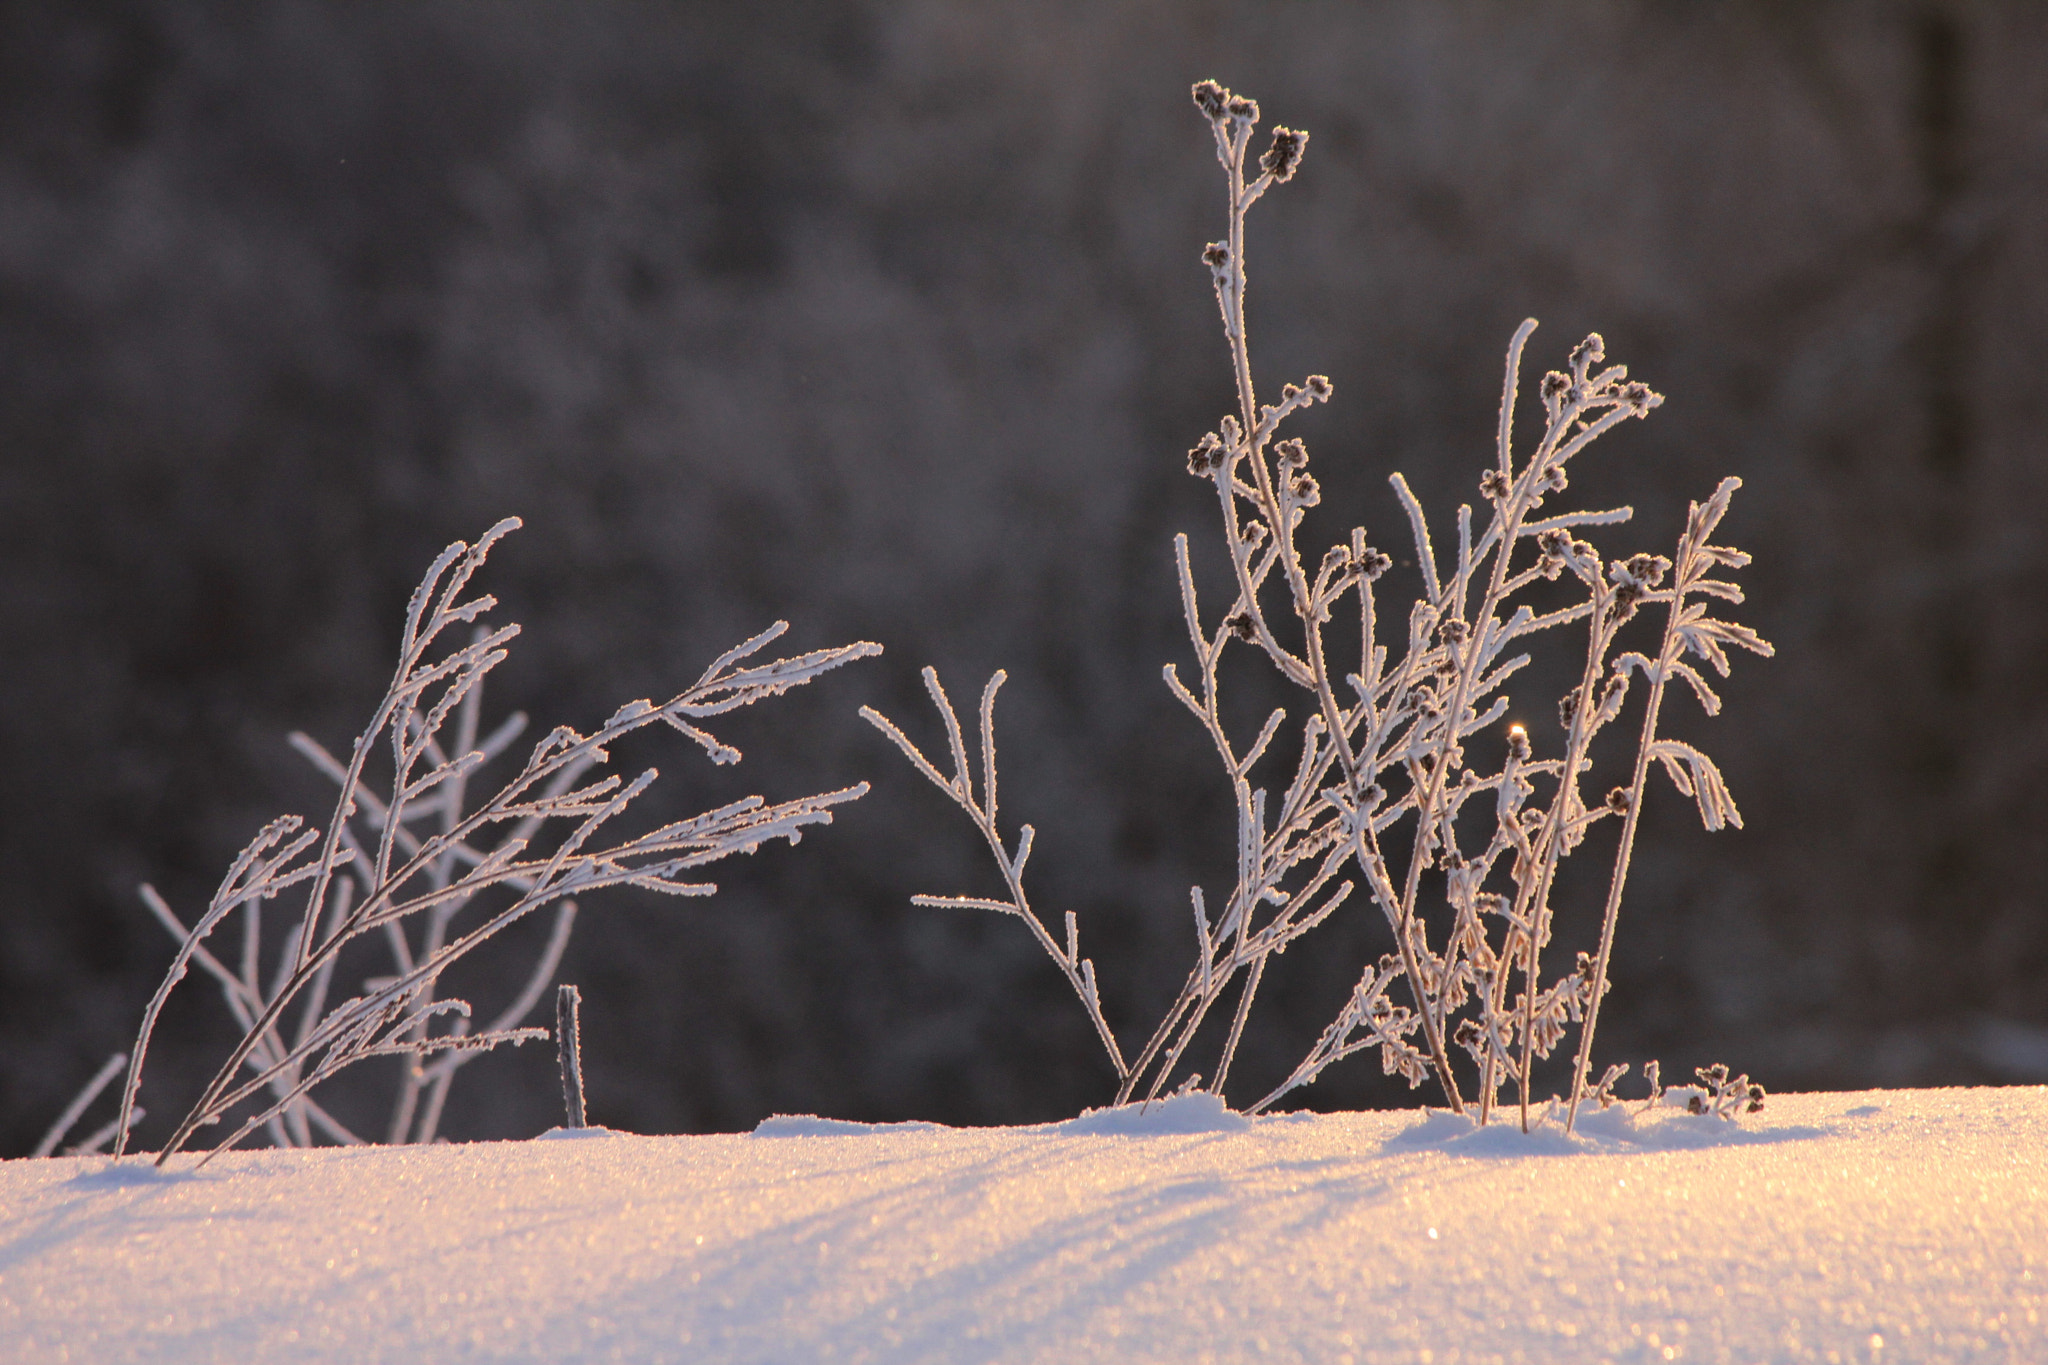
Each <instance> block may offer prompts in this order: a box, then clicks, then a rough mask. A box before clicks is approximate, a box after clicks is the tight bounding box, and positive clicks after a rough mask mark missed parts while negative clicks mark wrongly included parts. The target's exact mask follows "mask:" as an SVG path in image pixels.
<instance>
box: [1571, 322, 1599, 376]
mask: <svg viewBox="0 0 2048 1365" xmlns="http://www.w3.org/2000/svg"><path fill="white" fill-rule="evenodd" d="M1605 359H1607V343H1606V342H1605V341H1603V340H1601V339H1600V334H1599V333H1598V332H1593V333H1590V334H1588V335H1587V337H1586V339H1585V340H1584V341H1582V342H1580V343H1579V344H1578V345H1576V346H1574V347H1572V357H1571V364H1572V373H1574V374H1575V375H1577V376H1578V377H1579V378H1581V379H1584V378H1585V377H1586V371H1587V370H1588V369H1590V368H1591V367H1593V366H1595V365H1598V364H1599V363H1600V362H1601V361H1603V360H1605Z"/></svg>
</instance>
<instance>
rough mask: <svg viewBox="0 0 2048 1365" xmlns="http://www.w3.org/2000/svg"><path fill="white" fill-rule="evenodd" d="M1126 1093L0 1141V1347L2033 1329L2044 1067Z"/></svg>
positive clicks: (316, 1352) (2047, 1180) (1414, 1348)
mask: <svg viewBox="0 0 2048 1365" xmlns="http://www.w3.org/2000/svg"><path fill="white" fill-rule="evenodd" d="M1135 1128H1136V1130H1135V1131H1131V1130H1132V1129H1133V1125H1132V1124H1131V1123H1130V1121H1129V1119H1128V1116H1127V1115H1125V1114H1122V1113H1111V1114H1106V1115H1095V1116H1092V1117H1090V1118H1086V1119H1081V1120H1076V1121H1074V1122H1072V1123H1068V1124H1058V1125H1051V1126H1047V1127H1040V1128H1007V1129H966V1130H962V1129H944V1128H936V1127H932V1126H929V1125H899V1126H891V1127H883V1128H875V1129H865V1128H861V1127H860V1126H858V1125H846V1124H831V1123H828V1122H825V1121H821V1120H801V1119H782V1120H770V1121H769V1122H768V1123H767V1124H764V1125H763V1126H762V1128H761V1129H760V1130H759V1131H757V1132H756V1133H754V1134H750V1135H742V1136H730V1137H632V1136H627V1135H624V1134H607V1133H603V1132H595V1133H593V1134H591V1135H588V1136H582V1135H563V1136H562V1137H560V1138H557V1139H556V1140H551V1141H534V1142H512V1143H479V1144H475V1145H467V1146H440V1147H431V1148H357V1149H332V1150H323V1151H316V1152H271V1151H256V1152H246V1153H231V1154H229V1155H226V1156H223V1157H221V1158H219V1159H218V1160H216V1161H215V1162H214V1163H213V1164H212V1165H210V1166H208V1167H207V1168H205V1169H204V1170H203V1171H200V1172H198V1173H196V1174H193V1173H190V1172H189V1171H188V1172H184V1173H179V1174H173V1175H169V1176H161V1175H158V1174H156V1173H155V1172H154V1170H153V1168H151V1167H149V1166H148V1165H147V1163H146V1162H142V1163H137V1162H135V1161H133V1160H131V1161H129V1162H126V1163H123V1164H121V1165H118V1166H112V1165H110V1163H109V1162H108V1161H107V1159H105V1158H93V1157H87V1158H76V1159H70V1160H55V1161H49V1160H45V1161H14V1162H7V1163H0V1360H5V1361H7V1362H14V1363H18V1365H29V1363H30V1362H42V1361H83V1362H115V1361H165V1362H181V1363H182V1362H196V1361H233V1362H249V1361H265V1362H268V1361H293V1362H297V1361H332V1362H336V1363H337V1365H369V1363H370V1362H379V1361H393V1362H449V1361H533V1362H577V1361H609V1360H622V1361H760V1362H806V1361H874V1362H899V1361H902V1362H908V1361H932V1362H962V1363H963V1365H978V1362H983V1361H1032V1362H1058V1363H1059V1365H1078V1363H1079V1362H1089V1361H1105V1362H1109V1361H1114V1362H1135V1361H1172V1362H1188V1363H1189V1365H1192V1362H1198V1361H1210V1360H1214V1361H1314V1362H1318V1365H1337V1363H1338V1362H1345V1361H1353V1362H1363V1361H1416V1362H1430V1363H1431V1365H1449V1363H1450V1362H1454V1361H1571V1362H1577V1361H1597V1360H1643V1361H1662V1360H1686V1361H1744V1362H1747V1361H1809V1360H1811V1361H1883V1362H1896V1361H2036V1362H2038V1361H2048V1088H2042V1087H2028V1088H2015V1089H2001V1090H1989V1089H1985V1090H1919V1091H1875V1092H1868V1093H1862V1094H1847V1095H1788V1096H1775V1097H1773V1098H1772V1099H1771V1101H1770V1103H1769V1106H1768V1107H1767V1108H1766V1109H1765V1111H1764V1112H1763V1113H1761V1114H1757V1115H1752V1116H1749V1117H1747V1118H1746V1119H1745V1120H1744V1121H1743V1122H1742V1123H1741V1124H1740V1125H1733V1124H1728V1123H1725V1122H1722V1121H1720V1120H1717V1119H1712V1118H1706V1117H1700V1116H1695V1115H1691V1114H1687V1113H1684V1112H1682V1111H1679V1110H1675V1109H1660V1110H1657V1111H1655V1112H1653V1113H1649V1114H1646V1115H1641V1116H1629V1117H1626V1118H1624V1117H1623V1115H1622V1114H1621V1112H1620V1111H1609V1112H1608V1113H1606V1114H1596V1115H1595V1116H1593V1117H1592V1119H1591V1121H1590V1122H1586V1121H1584V1120H1582V1134H1581V1136H1580V1137H1578V1138H1576V1139H1566V1138H1565V1137H1564V1136H1563V1134H1562V1133H1561V1132H1559V1131H1557V1130H1555V1129H1549V1130H1539V1132H1538V1133H1537V1134H1535V1135H1533V1136H1531V1137H1527V1138H1525V1137H1523V1136H1522V1135H1521V1134H1520V1133H1519V1132H1516V1131H1513V1130H1510V1129H1501V1128H1489V1129H1487V1130H1485V1131H1483V1132H1475V1131H1472V1130H1471V1129H1470V1128H1469V1127H1468V1126H1466V1125H1464V1124H1463V1123H1461V1122H1459V1121H1456V1120H1453V1119H1451V1118H1449V1117H1448V1116H1446V1115H1442V1114H1437V1115H1433V1116H1424V1115H1423V1114H1421V1113H1418V1112H1414V1111H1409V1112H1392V1113H1367V1114H1344V1115H1331V1116H1307V1115H1303V1116H1281V1117H1276V1118H1269V1119H1261V1120H1257V1121H1246V1120H1244V1119H1242V1118H1239V1117H1238V1116H1236V1115H1231V1114H1226V1113H1223V1112H1221V1111H1220V1110H1218V1109H1215V1108H1213V1107H1210V1106H1209V1105H1208V1102H1207V1101H1206V1099H1205V1097H1201V1096H1194V1097H1190V1098H1188V1099H1186V1100H1181V1101H1176V1102H1173V1103H1172V1104H1170V1105H1168V1106H1166V1107H1165V1108H1164V1109H1163V1110H1162V1109H1161V1108H1160V1107H1159V1106H1155V1107H1154V1109H1153V1111H1152V1113H1151V1114H1149V1115H1147V1116H1146V1118H1145V1120H1144V1121H1143V1122H1142V1123H1141V1124H1139V1125H1136V1126H1135ZM177 1164H178V1165H179V1166H181V1167H189V1166H190V1164H191V1163H190V1161H189V1160H185V1159H181V1160H180V1161H179V1162H178V1163H177Z"/></svg>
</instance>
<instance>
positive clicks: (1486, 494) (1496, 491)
mask: <svg viewBox="0 0 2048 1365" xmlns="http://www.w3.org/2000/svg"><path fill="white" fill-rule="evenodd" d="M1507 495H1508V476H1507V475H1505V474H1503V473H1501V472H1500V471H1499V470H1498V469H1489V470H1487V471H1486V472H1485V473H1484V474H1481V475H1480V476H1479V496H1480V497H1482V498H1485V499H1486V500H1487V501H1488V502H1500V501H1502V500H1503V499H1505V498H1506V497H1507Z"/></svg>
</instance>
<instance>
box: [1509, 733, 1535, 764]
mask: <svg viewBox="0 0 2048 1365" xmlns="http://www.w3.org/2000/svg"><path fill="white" fill-rule="evenodd" d="M1508 752H1509V753H1510V754H1513V755H1514V757H1515V762H1517V763H1527V762H1528V761H1529V753H1530V749H1529V732H1528V731H1527V730H1525V729H1523V728H1522V727H1521V726H1520V725H1510V726H1509V727H1508Z"/></svg>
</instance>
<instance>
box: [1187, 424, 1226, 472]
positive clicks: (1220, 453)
mask: <svg viewBox="0 0 2048 1365" xmlns="http://www.w3.org/2000/svg"><path fill="white" fill-rule="evenodd" d="M1228 454H1229V451H1228V449H1227V448H1226V447H1225V446H1224V444H1223V441H1222V439H1221V438H1220V437H1218V436H1217V435H1216V433H1215V432H1213V431H1211V432H1208V433H1206V434H1204V435H1203V437H1202V439H1201V440H1199V441H1197V442H1195V448H1194V449H1193V450H1190V451H1189V452H1188V473H1190V474H1193V475H1194V476H1195V477H1196V478H1199V479H1206V478H1209V477H1211V476H1213V475H1214V474H1215V473H1216V471H1217V470H1219V469H1221V468H1223V463H1224V459H1225V457H1226V456H1227V455H1228Z"/></svg>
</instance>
